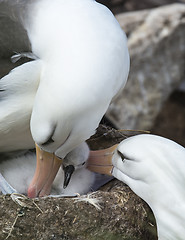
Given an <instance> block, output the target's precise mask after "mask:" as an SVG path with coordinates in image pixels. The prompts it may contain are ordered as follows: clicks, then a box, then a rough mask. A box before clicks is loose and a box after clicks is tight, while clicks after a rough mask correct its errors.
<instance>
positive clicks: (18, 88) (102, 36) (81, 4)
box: [0, 0, 129, 197]
mask: <svg viewBox="0 0 185 240" xmlns="http://www.w3.org/2000/svg"><path fill="white" fill-rule="evenodd" d="M0 39H1V42H2V43H3V44H1V45H0V57H1V61H0V64H1V65H0V69H3V66H5V65H6V64H7V65H8V66H10V67H11V68H14V69H13V71H11V72H10V73H9V74H7V75H5V76H4V77H3V78H2V79H1V80H0V152H7V151H17V150H24V149H29V148H33V147H34V142H35V143H36V144H37V145H38V146H39V147H40V148H41V149H42V150H44V151H46V152H50V153H54V154H55V156H57V157H59V158H60V159H61V158H64V157H65V156H66V155H67V154H68V153H69V152H70V151H72V150H73V149H74V148H75V147H77V146H78V145H79V144H81V143H83V142H84V141H85V140H87V139H88V138H89V137H90V136H91V135H93V134H94V132H95V129H96V128H97V127H98V124H99V122H100V120H101V118H102V117H103V115H104V114H105V112H106V110H107V108H108V106H109V104H110V102H111V100H112V98H113V97H115V95H116V94H117V93H118V92H119V91H120V90H121V89H122V88H123V87H124V85H125V83H126V80H127V76H128V71H129V54H128V48H127V40H126V36H125V34H124V32H123V31H122V29H121V27H120V26H119V24H118V22H117V21H116V19H115V18H114V16H113V15H112V13H111V12H110V11H109V10H108V9H107V8H106V7H105V6H103V5H101V4H99V3H97V2H96V1H94V0H52V1H50V0H35V1H32V0H17V1H14V0H0ZM15 52H18V53H19V52H20V55H19V54H18V57H17V56H16V57H14V58H13V60H18V59H19V57H27V58H32V61H30V62H27V63H24V64H22V65H20V66H18V67H15V65H14V64H11V63H10V61H8V60H7V59H10V58H11V56H12V55H14V54H15ZM30 52H31V53H30ZM16 55H17V54H16ZM5 62H6V64H5ZM0 74H1V75H4V74H3V73H2V72H1V73H0ZM42 153H43V152H42ZM57 161H58V160H57ZM57 166H59V164H58V165H57ZM47 174H49V173H47ZM45 176H46V175H45ZM37 178H38V176H37V175H35V178H34V179H36V181H37ZM42 179H43V178H42ZM46 179H47V176H46V178H45V179H44V180H43V181H45V180H46ZM52 179H53V175H52V176H51V178H50V182H51V181H52ZM43 181H42V183H39V184H40V185H39V186H40V187H43ZM48 184H49V183H48ZM46 185H47V184H46ZM40 187H39V189H38V187H37V186H36V185H35V181H32V183H31V186H30V189H29V194H30V196H32V197H34V196H36V195H37V194H38V192H39V191H40V190H41V189H40ZM36 189H37V190H36ZM44 192H45V191H44ZM44 192H43V193H42V194H45V193H44Z"/></svg>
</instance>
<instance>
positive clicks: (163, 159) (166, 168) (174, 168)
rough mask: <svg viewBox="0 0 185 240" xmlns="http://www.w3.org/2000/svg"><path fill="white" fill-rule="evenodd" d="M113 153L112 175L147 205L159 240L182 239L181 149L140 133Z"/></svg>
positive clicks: (184, 160) (184, 169) (184, 178)
mask: <svg viewBox="0 0 185 240" xmlns="http://www.w3.org/2000/svg"><path fill="white" fill-rule="evenodd" d="M117 150H118V151H117V152H115V154H114V156H113V160H112V163H113V166H114V168H113V172H112V175H113V176H114V177H116V178H118V179H119V180H121V181H123V182H124V183H126V184H127V185H128V186H129V187H130V188H131V189H132V190H133V191H134V192H135V193H136V194H137V195H138V196H140V197H141V198H142V199H143V200H145V201H146V202H147V203H148V204H149V206H150V207H151V209H152V210H153V213H154V215H155V218H156V223H157V230H158V237H159V239H160V240H183V239H184V236H185V187H184V185H185V148H183V147H182V146H180V145H179V144H177V143H175V142H173V141H171V140H168V139H166V138H163V137H159V136H155V135H145V134H144V135H138V136H134V137H130V138H128V139H126V140H124V141H123V142H122V143H120V144H119V146H118V149H117ZM119 152H121V155H120V154H119Z"/></svg>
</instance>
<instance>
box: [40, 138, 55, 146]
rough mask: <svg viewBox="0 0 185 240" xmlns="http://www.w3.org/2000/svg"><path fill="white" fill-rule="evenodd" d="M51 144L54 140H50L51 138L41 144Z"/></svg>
mask: <svg viewBox="0 0 185 240" xmlns="http://www.w3.org/2000/svg"><path fill="white" fill-rule="evenodd" d="M52 136H53V135H52ZM53 142H54V140H53V139H52V137H50V138H49V139H48V140H47V141H46V142H45V143H42V146H45V145H47V144H50V143H53Z"/></svg>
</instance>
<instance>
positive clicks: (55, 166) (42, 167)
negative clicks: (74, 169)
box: [28, 145, 63, 198]
mask: <svg viewBox="0 0 185 240" xmlns="http://www.w3.org/2000/svg"><path fill="white" fill-rule="evenodd" d="M36 155H37V166H36V170H35V174H34V177H33V179H32V181H31V183H30V185H29V187H28V197H30V198H34V197H37V196H39V197H43V196H47V195H49V194H50V191H51V186H52V183H53V181H54V179H55V176H56V174H57V172H58V170H59V167H60V166H61V164H62V161H63V160H62V159H59V158H58V157H56V156H55V155H54V154H53V153H49V152H45V151H43V150H42V149H40V148H39V146H38V145H36Z"/></svg>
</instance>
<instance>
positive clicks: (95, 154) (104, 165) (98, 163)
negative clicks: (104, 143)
mask: <svg viewBox="0 0 185 240" xmlns="http://www.w3.org/2000/svg"><path fill="white" fill-rule="evenodd" d="M117 147H118V144H115V145H113V146H112V147H109V148H106V149H102V150H98V151H90V156H89V158H88V162H87V169H89V170H90V171H92V172H96V173H100V174H106V175H109V176H112V170H113V165H112V157H113V155H114V152H115V151H116V149H117Z"/></svg>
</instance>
